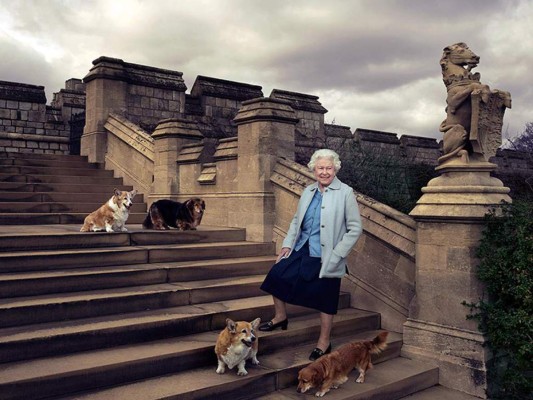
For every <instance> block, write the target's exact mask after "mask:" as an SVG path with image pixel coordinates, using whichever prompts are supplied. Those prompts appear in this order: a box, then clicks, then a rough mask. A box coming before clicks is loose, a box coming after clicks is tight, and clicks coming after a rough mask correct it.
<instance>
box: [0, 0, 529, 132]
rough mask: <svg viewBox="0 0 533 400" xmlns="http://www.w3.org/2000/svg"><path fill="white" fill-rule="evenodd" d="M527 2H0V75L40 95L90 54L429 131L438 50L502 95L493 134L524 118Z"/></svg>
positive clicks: (350, 121)
mask: <svg viewBox="0 0 533 400" xmlns="http://www.w3.org/2000/svg"><path fill="white" fill-rule="evenodd" d="M532 27H533V0H291V1H289V0H188V1H186V0H34V1H31V0H0V57H1V60H2V61H1V62H0V80H5V81H15V82H24V83H29V84H35V85H43V86H45V89H46V94H47V99H48V102H50V100H51V99H52V93H53V92H57V91H59V89H61V88H62V87H63V86H64V82H65V81H66V80H67V79H69V78H83V77H84V76H85V75H86V74H87V72H88V71H89V69H90V68H91V66H92V61H93V60H94V59H96V58H98V57H100V56H103V55H105V56H109V57H115V58H121V59H123V60H124V61H127V62H131V63H137V64H143V65H150V66H155V67H160V68H166V69H172V70H176V71H181V72H183V77H184V79H185V83H186V85H187V87H188V88H189V90H190V88H191V87H192V84H193V83H194V80H195V78H196V76H197V75H205V76H212V77H216V78H222V79H228V80H233V81H238V82H245V83H251V84H255V85H259V86H262V88H263V93H264V95H265V96H268V95H269V94H270V92H271V90H272V89H283V90H290V91H296V92H301V93H308V94H314V95H317V96H319V97H320V102H321V103H322V105H323V106H324V107H325V108H327V109H328V110H329V112H328V113H327V114H326V116H325V119H326V122H328V123H335V124H338V125H345V126H349V127H350V128H351V129H352V131H353V130H355V128H366V129H376V130H384V131H389V132H395V133H398V134H399V135H402V134H409V135H417V136H426V137H435V138H440V134H439V132H438V126H439V124H440V122H441V121H442V120H443V119H444V118H445V113H444V107H445V98H446V90H445V87H444V84H443V83H442V79H441V78H442V77H441V72H440V66H439V59H440V57H441V55H442V49H443V48H444V47H445V46H447V45H450V44H453V43H456V42H466V43H467V44H468V45H469V47H470V48H471V49H472V50H473V51H474V52H475V53H477V54H478V55H479V56H480V57H481V62H480V64H479V66H478V67H477V68H476V69H475V70H474V71H477V72H480V73H481V81H482V82H483V83H485V84H488V85H490V87H491V88H493V89H501V90H507V91H510V92H511V95H512V98H513V107H512V109H511V110H507V111H506V114H505V119H504V135H507V136H511V137H512V136H515V135H516V134H518V133H520V132H522V131H523V130H524V125H525V123H526V122H531V121H533V28H532Z"/></svg>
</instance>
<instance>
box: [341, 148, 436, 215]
mask: <svg viewBox="0 0 533 400" xmlns="http://www.w3.org/2000/svg"><path fill="white" fill-rule="evenodd" d="M339 154H340V155H341V159H342V168H341V170H340V171H339V179H341V180H342V181H343V182H345V183H346V184H348V185H350V186H351V187H353V188H354V189H355V190H356V191H358V192H359V193H363V194H364V195H366V196H369V197H372V198H373V199H374V200H377V201H379V202H380V203H383V204H386V205H388V206H390V207H392V208H395V209H396V210H398V211H401V212H403V213H409V212H410V211H411V210H412V209H413V208H414V206H415V205H416V202H417V201H418V199H419V198H420V197H421V196H422V190H421V189H422V187H424V186H425V185H426V184H427V183H428V182H429V180H430V179H431V178H434V177H435V176H437V173H436V172H435V167H434V166H433V165H428V164H421V163H415V162H412V161H410V160H409V159H407V158H405V157H401V156H399V155H397V154H390V153H386V152H384V150H383V149H373V148H369V149H368V148H366V149H365V148H362V147H361V146H360V145H359V143H356V142H354V143H351V144H350V145H349V146H345V147H344V148H343V149H341V150H340V151H339Z"/></svg>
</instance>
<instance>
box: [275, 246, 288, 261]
mask: <svg viewBox="0 0 533 400" xmlns="http://www.w3.org/2000/svg"><path fill="white" fill-rule="evenodd" d="M290 252H291V248H290V247H283V248H282V249H281V251H280V252H279V255H278V259H277V260H276V264H277V263H279V262H280V260H281V259H283V258H287V257H289V254H290Z"/></svg>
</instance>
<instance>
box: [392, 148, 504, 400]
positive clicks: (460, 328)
mask: <svg viewBox="0 0 533 400" xmlns="http://www.w3.org/2000/svg"><path fill="white" fill-rule="evenodd" d="M495 169H496V165H495V164H491V163H489V162H486V161H484V160H483V159H481V158H479V157H478V158H475V157H474V158H473V159H471V160H470V162H469V163H464V162H463V161H461V160H460V159H459V158H456V159H454V160H451V161H449V162H447V163H446V164H444V165H441V166H439V167H437V171H439V172H440V173H441V175H440V176H439V177H437V178H435V179H433V180H431V181H430V182H429V184H428V185H427V187H425V188H423V189H422V192H423V195H422V197H421V198H420V200H419V201H418V203H417V205H416V207H415V208H414V209H413V211H412V212H411V213H410V214H411V215H412V216H413V217H414V218H415V220H416V222H417V236H416V296H415V298H414V299H413V301H412V303H411V307H410V311H409V318H408V320H407V322H406V323H405V324H404V336H403V339H404V345H403V348H402V354H403V355H404V356H407V357H409V358H417V359H421V360H424V361H429V362H433V363H436V364H437V365H438V366H439V371H440V372H439V375H440V384H442V385H444V386H447V387H450V388H453V389H456V390H459V391H463V392H466V393H469V394H471V395H474V396H477V397H480V398H486V394H485V390H486V388H487V379H486V368H487V361H488V360H489V359H490V354H489V352H488V350H487V348H485V347H483V345H484V343H485V339H484V337H483V335H482V334H481V333H480V332H479V330H478V328H477V321H474V320H467V319H466V316H467V315H468V314H469V312H470V310H469V308H468V307H466V306H465V305H463V304H462V303H463V302H467V303H477V302H478V301H479V300H480V299H481V298H482V297H483V295H484V293H483V286H482V284H481V282H479V281H478V279H477V277H476V268H477V265H478V260H477V258H476V256H475V251H476V248H477V247H478V244H479V241H480V238H481V232H482V230H483V228H484V225H483V216H484V215H485V214H486V213H487V212H488V211H489V209H490V208H491V207H492V206H496V205H498V204H499V203H500V201H501V200H506V201H511V199H510V197H509V195H508V193H509V189H508V188H506V187H504V186H503V184H502V182H501V181H500V180H499V179H496V178H494V177H491V176H490V172H491V171H493V170H495Z"/></svg>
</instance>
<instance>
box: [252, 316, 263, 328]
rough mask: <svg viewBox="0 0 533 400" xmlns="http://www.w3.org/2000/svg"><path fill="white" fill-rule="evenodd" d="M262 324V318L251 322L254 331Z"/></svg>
mask: <svg viewBox="0 0 533 400" xmlns="http://www.w3.org/2000/svg"><path fill="white" fill-rule="evenodd" d="M260 323H261V318H256V319H254V320H253V321H252V322H250V324H252V329H254V330H255V329H257V327H258V326H259V324H260Z"/></svg>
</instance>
